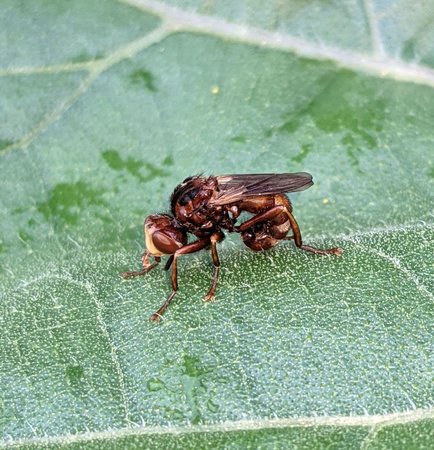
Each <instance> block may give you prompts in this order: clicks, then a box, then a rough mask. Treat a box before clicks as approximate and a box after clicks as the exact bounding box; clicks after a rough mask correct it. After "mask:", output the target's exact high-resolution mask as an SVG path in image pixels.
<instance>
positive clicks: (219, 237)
mask: <svg viewBox="0 0 434 450" xmlns="http://www.w3.org/2000/svg"><path fill="white" fill-rule="evenodd" d="M222 239H223V235H222V234H221V233H214V234H213V235H212V236H211V256H212V262H213V264H214V273H213V276H212V282H211V286H210V288H209V291H208V293H207V294H206V295H205V297H204V298H203V299H204V301H206V302H212V301H214V296H215V290H216V286H217V280H218V277H219V270H220V260H219V255H218V253H217V242H220V241H221V240H222Z"/></svg>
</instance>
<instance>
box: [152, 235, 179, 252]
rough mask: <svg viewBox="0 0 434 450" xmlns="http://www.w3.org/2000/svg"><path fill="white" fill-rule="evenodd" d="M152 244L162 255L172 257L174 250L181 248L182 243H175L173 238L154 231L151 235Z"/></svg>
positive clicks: (175, 240)
mask: <svg viewBox="0 0 434 450" xmlns="http://www.w3.org/2000/svg"><path fill="white" fill-rule="evenodd" d="M152 242H153V244H154V247H155V248H156V249H157V250H158V251H159V252H160V254H162V255H173V253H175V252H176V250H178V249H179V248H180V247H182V243H181V242H179V241H177V239H176V237H175V236H172V235H170V234H169V233H167V232H165V231H154V232H153V233H152Z"/></svg>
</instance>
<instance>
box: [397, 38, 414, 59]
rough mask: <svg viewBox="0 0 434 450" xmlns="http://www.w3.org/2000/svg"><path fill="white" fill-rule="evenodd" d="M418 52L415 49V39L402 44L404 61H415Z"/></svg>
mask: <svg viewBox="0 0 434 450" xmlns="http://www.w3.org/2000/svg"><path fill="white" fill-rule="evenodd" d="M415 56H416V52H415V48H414V39H413V38H411V39H407V40H406V41H404V42H403V44H402V50H401V58H402V59H403V60H404V61H413V60H414V59H415Z"/></svg>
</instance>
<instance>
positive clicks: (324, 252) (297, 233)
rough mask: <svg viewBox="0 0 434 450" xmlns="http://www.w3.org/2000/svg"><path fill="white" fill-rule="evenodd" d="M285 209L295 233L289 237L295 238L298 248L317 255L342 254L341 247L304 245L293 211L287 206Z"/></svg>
mask: <svg viewBox="0 0 434 450" xmlns="http://www.w3.org/2000/svg"><path fill="white" fill-rule="evenodd" d="M285 210H286V214H287V215H288V219H289V222H290V224H291V228H292V232H293V233H294V236H292V237H291V238H289V239H294V242H295V245H296V246H297V247H298V248H301V249H302V250H305V251H306V252H311V253H314V254H315V255H336V256H340V255H342V253H343V249H341V248H340V247H333V248H327V249H321V248H316V247H312V246H311V245H304V244H303V241H302V239H301V233H300V228H299V226H298V223H297V222H296V220H295V218H294V216H293V215H292V213H291V212H290V211H289V210H288V209H287V208H285Z"/></svg>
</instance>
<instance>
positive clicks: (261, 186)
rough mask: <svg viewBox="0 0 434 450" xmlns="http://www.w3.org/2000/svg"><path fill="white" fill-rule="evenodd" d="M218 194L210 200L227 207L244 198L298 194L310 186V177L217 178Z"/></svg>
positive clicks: (268, 174) (293, 175) (251, 175)
mask: <svg viewBox="0 0 434 450" xmlns="http://www.w3.org/2000/svg"><path fill="white" fill-rule="evenodd" d="M216 178H217V182H218V187H219V194H218V195H217V196H216V197H215V198H214V199H213V200H211V202H212V203H213V204H215V205H227V204H229V203H234V202H238V201H240V200H242V199H244V198H246V197H256V196H261V195H274V194H283V193H285V192H298V191H303V190H304V189H307V188H308V187H310V186H312V184H313V181H312V175H310V174H309V173H307V172H298V173H258V174H245V175H244V174H243V175H238V174H237V175H220V176H217V177H216Z"/></svg>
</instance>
